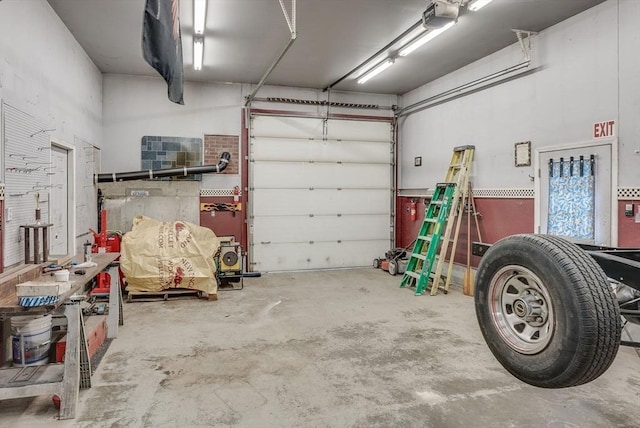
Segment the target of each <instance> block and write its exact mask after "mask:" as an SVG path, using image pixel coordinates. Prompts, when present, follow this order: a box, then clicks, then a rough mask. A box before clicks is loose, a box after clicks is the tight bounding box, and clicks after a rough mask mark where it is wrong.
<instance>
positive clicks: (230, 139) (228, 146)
mask: <svg viewBox="0 0 640 428" xmlns="http://www.w3.org/2000/svg"><path fill="white" fill-rule="evenodd" d="M222 152H229V153H230V154H231V162H230V163H229V166H227V169H225V170H224V171H222V174H238V173H239V172H240V169H239V168H238V165H239V162H240V154H239V153H240V138H239V137H238V136H237V135H205V136H204V165H215V164H217V163H218V161H219V160H220V155H221V154H222Z"/></svg>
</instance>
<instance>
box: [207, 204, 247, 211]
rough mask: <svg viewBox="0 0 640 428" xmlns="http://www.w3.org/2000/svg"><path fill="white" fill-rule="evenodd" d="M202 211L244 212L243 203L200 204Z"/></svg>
mask: <svg viewBox="0 0 640 428" xmlns="http://www.w3.org/2000/svg"><path fill="white" fill-rule="evenodd" d="M200 211H233V212H236V211H242V203H241V202H238V203H230V204H229V203H222V202H220V203H206V202H201V203H200Z"/></svg>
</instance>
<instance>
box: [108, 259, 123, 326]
mask: <svg viewBox="0 0 640 428" xmlns="http://www.w3.org/2000/svg"><path fill="white" fill-rule="evenodd" d="M109 276H111V284H109V315H107V338H109V339H113V338H116V337H118V326H119V325H122V323H121V321H122V316H121V314H122V303H121V302H122V294H121V291H120V277H119V276H118V266H115V267H114V266H111V267H109Z"/></svg>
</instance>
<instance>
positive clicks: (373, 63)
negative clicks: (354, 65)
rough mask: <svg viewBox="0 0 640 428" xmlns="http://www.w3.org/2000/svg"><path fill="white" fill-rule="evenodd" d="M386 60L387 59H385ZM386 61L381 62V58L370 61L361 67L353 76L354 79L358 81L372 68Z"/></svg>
mask: <svg viewBox="0 0 640 428" xmlns="http://www.w3.org/2000/svg"><path fill="white" fill-rule="evenodd" d="M385 59H386V58H385ZM383 61H384V60H380V58H375V60H373V61H369V62H367V63H366V64H364V65H363V66H362V67H360V68H359V69H358V70H357V71H356V72H355V74H354V75H353V78H354V79H357V78H358V77H360V76H362V75H363V74H365V73H366V72H367V71H369V70H371V69H372V68H374V67H376V66H377V65H378V64H381V63H382V62H383Z"/></svg>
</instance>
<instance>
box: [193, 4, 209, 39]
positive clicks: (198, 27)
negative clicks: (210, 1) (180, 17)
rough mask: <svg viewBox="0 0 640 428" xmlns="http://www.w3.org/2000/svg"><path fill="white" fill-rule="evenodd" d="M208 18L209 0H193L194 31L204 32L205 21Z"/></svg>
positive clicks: (197, 32)
mask: <svg viewBox="0 0 640 428" xmlns="http://www.w3.org/2000/svg"><path fill="white" fill-rule="evenodd" d="M206 19H207V0H193V31H194V32H195V33H196V34H204V25H205V24H204V23H205V21H206Z"/></svg>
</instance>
